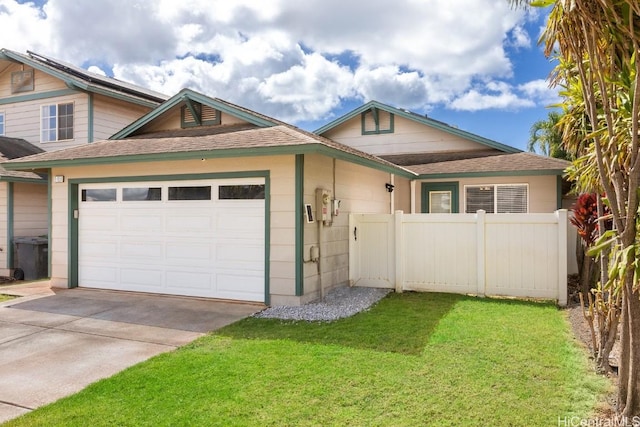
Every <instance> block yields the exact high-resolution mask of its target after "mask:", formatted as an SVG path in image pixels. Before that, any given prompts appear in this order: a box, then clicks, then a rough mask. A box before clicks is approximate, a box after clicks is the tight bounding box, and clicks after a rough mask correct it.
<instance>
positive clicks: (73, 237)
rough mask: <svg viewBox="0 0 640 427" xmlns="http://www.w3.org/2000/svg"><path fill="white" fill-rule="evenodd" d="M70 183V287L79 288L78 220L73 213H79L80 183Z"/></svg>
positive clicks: (68, 267)
mask: <svg viewBox="0 0 640 427" xmlns="http://www.w3.org/2000/svg"><path fill="white" fill-rule="evenodd" d="M72 181H73V180H70V181H69V187H68V188H69V212H68V217H69V235H68V237H67V238H68V239H69V241H68V249H69V265H68V266H67V269H68V281H69V283H68V287H69V288H77V287H78V218H75V217H74V215H73V213H74V211H77V210H78V208H79V206H78V188H79V186H78V184H79V183H78V182H72Z"/></svg>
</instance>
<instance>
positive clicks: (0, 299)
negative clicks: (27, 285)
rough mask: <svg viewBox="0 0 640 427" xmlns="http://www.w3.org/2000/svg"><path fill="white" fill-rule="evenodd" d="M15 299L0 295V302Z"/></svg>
mask: <svg viewBox="0 0 640 427" xmlns="http://www.w3.org/2000/svg"><path fill="white" fill-rule="evenodd" d="M14 298H15V297H13V296H11V295H2V294H0V302H4V301H9V300H10V299H14Z"/></svg>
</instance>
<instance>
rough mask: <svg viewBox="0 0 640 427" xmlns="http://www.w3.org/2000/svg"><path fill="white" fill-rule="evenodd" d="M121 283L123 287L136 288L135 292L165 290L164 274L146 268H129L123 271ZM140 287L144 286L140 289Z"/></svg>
mask: <svg viewBox="0 0 640 427" xmlns="http://www.w3.org/2000/svg"><path fill="white" fill-rule="evenodd" d="M120 271H121V277H122V279H121V282H122V284H123V285H128V286H131V285H133V286H136V289H135V290H138V291H144V292H153V291H154V290H155V291H156V292H157V291H160V290H162V288H163V283H162V282H163V276H164V275H163V273H162V272H161V271H157V270H156V271H149V270H148V269H146V268H127V267H123V268H122V269H121V270H120ZM140 286H144V289H143V288H140Z"/></svg>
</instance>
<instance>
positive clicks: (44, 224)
mask: <svg viewBox="0 0 640 427" xmlns="http://www.w3.org/2000/svg"><path fill="white" fill-rule="evenodd" d="M167 98H168V97H167V96H165V95H163V94H160V93H157V92H154V91H151V90H148V89H145V88H142V87H139V86H136V85H132V84H129V83H125V82H122V81H119V80H116V79H112V78H109V77H105V76H102V75H99V74H95V73H90V72H88V71H87V70H84V69H82V68H80V67H77V66H75V65H71V64H68V63H65V62H62V61H59V60H56V59H53V58H49V57H46V56H43V55H40V54H36V53H33V52H27V54H22V53H18V52H14V51H11V50H8V49H0V138H3V141H2V145H3V147H4V148H5V150H4V151H3V152H2V153H0V154H1V155H2V156H4V157H5V158H13V156H15V155H16V153H24V154H22V155H28V154H33V153H37V152H40V151H55V150H60V149H63V148H68V147H74V146H79V145H83V144H87V143H91V142H93V141H97V140H102V139H106V138H108V137H109V136H111V135H112V134H114V133H115V132H117V131H118V130H120V129H122V128H123V127H125V126H126V125H128V124H129V123H131V122H133V121H135V120H136V119H138V118H139V117H141V116H143V115H144V114H146V113H147V112H149V111H151V110H152V109H153V108H155V107H156V106H157V105H159V104H160V103H162V102H163V101H165V100H166V99H167ZM29 144H31V146H32V147H29ZM14 145H15V147H14ZM18 146H19V149H18ZM14 148H15V150H14ZM5 151H6V152H5ZM48 212H49V209H48V186H47V179H46V177H41V176H38V175H35V174H30V175H22V176H16V175H15V174H8V173H7V174H3V173H0V275H8V274H10V273H11V270H12V269H13V268H17V267H19V265H16V263H15V262H14V253H13V252H14V245H13V241H14V239H15V238H17V237H26V236H40V235H47V234H49V233H48V232H47V230H48V229H49V223H50V222H49V216H48ZM17 224H19V226H17ZM18 263H19V260H18Z"/></svg>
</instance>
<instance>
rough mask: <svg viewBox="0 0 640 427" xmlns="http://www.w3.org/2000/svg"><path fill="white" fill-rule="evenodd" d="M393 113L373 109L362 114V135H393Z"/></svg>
mask: <svg viewBox="0 0 640 427" xmlns="http://www.w3.org/2000/svg"><path fill="white" fill-rule="evenodd" d="M393 120H394V116H393V114H392V113H390V112H388V111H384V110H380V109H379V108H372V109H371V110H367V111H365V112H363V113H362V134H363V135H375V134H380V133H393Z"/></svg>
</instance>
